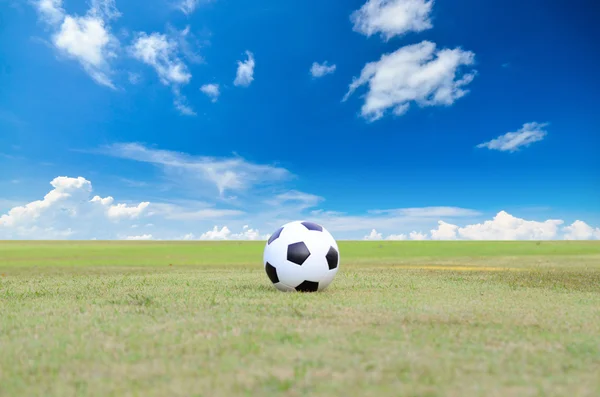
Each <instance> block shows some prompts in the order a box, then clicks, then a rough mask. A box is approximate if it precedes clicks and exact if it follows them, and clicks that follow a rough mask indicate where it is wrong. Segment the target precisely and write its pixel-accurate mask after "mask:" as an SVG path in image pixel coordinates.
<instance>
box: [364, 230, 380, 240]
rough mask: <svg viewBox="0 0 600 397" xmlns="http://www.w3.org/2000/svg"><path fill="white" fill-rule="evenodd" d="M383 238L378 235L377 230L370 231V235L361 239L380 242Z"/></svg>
mask: <svg viewBox="0 0 600 397" xmlns="http://www.w3.org/2000/svg"><path fill="white" fill-rule="evenodd" d="M382 238H383V237H382V235H381V233H378V232H377V230H375V229H372V230H371V233H369V234H367V235H366V236H365V237H363V240H381V239H382Z"/></svg>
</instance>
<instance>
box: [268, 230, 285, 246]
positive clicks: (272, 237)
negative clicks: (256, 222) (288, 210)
mask: <svg viewBox="0 0 600 397" xmlns="http://www.w3.org/2000/svg"><path fill="white" fill-rule="evenodd" d="M282 230H283V228H282V227H280V228H279V229H277V230H275V233H273V234H272V235H271V237H269V241H268V242H267V245H269V244H271V243H272V242H273V241H275V240H277V239H278V238H279V235H280V234H281V231H282Z"/></svg>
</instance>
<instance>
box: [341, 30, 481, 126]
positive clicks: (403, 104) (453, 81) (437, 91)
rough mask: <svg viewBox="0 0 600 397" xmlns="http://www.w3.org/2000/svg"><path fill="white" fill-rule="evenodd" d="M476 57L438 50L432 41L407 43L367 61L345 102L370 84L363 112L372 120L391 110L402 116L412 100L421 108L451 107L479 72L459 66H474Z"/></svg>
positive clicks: (467, 52)
mask: <svg viewBox="0 0 600 397" xmlns="http://www.w3.org/2000/svg"><path fill="white" fill-rule="evenodd" d="M474 59H475V54H474V53H472V52H470V51H464V50H462V49H460V48H455V49H442V50H436V45H435V44H434V43H432V42H429V41H423V42H421V43H418V44H413V45H408V46H405V47H402V48H400V49H398V50H396V51H395V52H393V53H390V54H384V55H382V56H381V58H380V59H379V60H378V61H374V62H369V63H367V64H366V65H365V66H364V68H363V70H362V72H361V74H360V77H358V78H356V77H355V78H354V79H353V81H352V83H351V84H350V87H349V90H348V92H347V93H346V95H345V96H344V98H343V101H346V100H347V99H348V98H349V97H350V96H351V95H352V94H353V93H354V92H355V91H356V90H357V89H358V88H359V87H361V86H363V85H368V91H367V94H366V96H365V101H364V104H363V106H362V108H361V114H362V116H363V117H365V118H366V119H368V120H370V121H374V120H377V119H380V118H381V117H383V115H384V113H385V112H386V111H388V110H391V111H392V112H393V113H394V114H395V115H398V116H399V115H402V114H404V113H406V112H407V111H408V108H409V106H410V104H411V102H414V103H416V104H417V105H419V106H421V107H424V106H440V105H445V106H449V105H452V104H453V103H454V102H455V101H456V100H457V99H459V98H461V97H463V96H464V95H466V94H467V93H468V90H467V89H466V88H465V86H466V85H468V84H469V83H470V82H471V81H472V80H473V78H474V77H475V74H476V72H475V71H469V72H468V73H464V74H462V75H461V74H460V73H459V69H460V68H461V67H462V66H469V65H472V64H473V63H474Z"/></svg>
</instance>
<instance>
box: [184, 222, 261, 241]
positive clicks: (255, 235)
mask: <svg viewBox="0 0 600 397" xmlns="http://www.w3.org/2000/svg"><path fill="white" fill-rule="evenodd" d="M186 237H188V238H187V240H195V239H196V238H195V237H194V235H193V234H189V235H187V236H186ZM268 238H269V235H268V234H264V235H261V234H260V232H259V231H258V230H255V229H252V228H250V226H248V225H244V226H243V228H242V231H241V232H240V233H231V230H229V228H228V227H227V226H223V227H222V228H221V229H219V227H218V226H215V227H214V228H213V229H212V230H209V231H207V232H205V233H202V235H201V236H200V237H199V238H198V240H266V239H268Z"/></svg>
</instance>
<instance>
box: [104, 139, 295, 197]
mask: <svg viewBox="0 0 600 397" xmlns="http://www.w3.org/2000/svg"><path fill="white" fill-rule="evenodd" d="M100 152H101V153H103V154H106V155H110V156H114V157H120V158H124V159H129V160H135V161H141V162H146V163H151V164H155V165H157V166H160V167H162V169H163V170H165V171H166V172H169V173H170V175H172V176H173V178H179V179H183V178H191V179H193V180H196V181H198V180H204V181H207V182H209V183H211V184H213V185H214V187H216V189H217V191H218V193H219V194H220V195H221V196H222V195H223V194H224V193H226V192H229V191H231V192H240V191H244V190H247V189H249V188H251V187H254V186H257V185H263V184H268V183H271V182H279V181H282V180H285V179H288V178H291V177H292V174H291V173H290V172H289V171H288V170H286V169H284V168H280V167H276V166H272V165H263V164H255V163H251V162H249V161H246V160H244V159H243V158H241V157H230V158H215V157H208V156H191V155H188V154H185V153H180V152H174V151H168V150H160V149H152V148H149V147H146V146H144V145H142V144H139V143H117V144H113V145H109V146H106V147H104V148H102V149H100Z"/></svg>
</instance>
